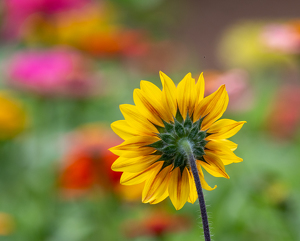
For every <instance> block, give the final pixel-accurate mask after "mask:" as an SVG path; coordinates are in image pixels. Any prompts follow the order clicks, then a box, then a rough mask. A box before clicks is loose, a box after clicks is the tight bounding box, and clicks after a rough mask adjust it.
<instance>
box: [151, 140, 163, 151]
mask: <svg viewBox="0 0 300 241" xmlns="http://www.w3.org/2000/svg"><path fill="white" fill-rule="evenodd" d="M164 146H165V144H164V142H163V141H162V140H160V141H157V142H154V143H152V144H149V145H147V147H153V148H155V149H157V150H158V149H161V148H163V147H164Z"/></svg>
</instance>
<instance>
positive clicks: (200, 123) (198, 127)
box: [193, 118, 203, 130]
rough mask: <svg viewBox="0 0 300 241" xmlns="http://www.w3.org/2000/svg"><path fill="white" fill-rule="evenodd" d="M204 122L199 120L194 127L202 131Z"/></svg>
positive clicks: (201, 119)
mask: <svg viewBox="0 0 300 241" xmlns="http://www.w3.org/2000/svg"><path fill="white" fill-rule="evenodd" d="M202 121H203V118H200V119H199V120H197V121H196V122H195V123H194V124H193V126H194V127H197V129H198V130H200V129H201V125H202Z"/></svg>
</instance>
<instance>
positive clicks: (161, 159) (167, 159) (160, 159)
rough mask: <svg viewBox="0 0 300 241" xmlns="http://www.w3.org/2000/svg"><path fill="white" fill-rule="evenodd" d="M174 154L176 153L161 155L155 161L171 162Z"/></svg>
mask: <svg viewBox="0 0 300 241" xmlns="http://www.w3.org/2000/svg"><path fill="white" fill-rule="evenodd" d="M175 154H176V153H172V154H167V153H163V154H162V155H161V157H160V158H159V159H158V160H157V161H169V160H173V159H174V155H175Z"/></svg>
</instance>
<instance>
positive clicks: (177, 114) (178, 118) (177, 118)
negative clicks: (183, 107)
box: [175, 108, 183, 123]
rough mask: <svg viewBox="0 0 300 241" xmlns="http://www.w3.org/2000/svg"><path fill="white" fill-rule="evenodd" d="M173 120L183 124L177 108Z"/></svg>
mask: <svg viewBox="0 0 300 241" xmlns="http://www.w3.org/2000/svg"><path fill="white" fill-rule="evenodd" d="M175 119H176V120H178V121H179V122H180V123H183V117H182V115H181V113H180V111H179V108H177V112H176V116H175Z"/></svg>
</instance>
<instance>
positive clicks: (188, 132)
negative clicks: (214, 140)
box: [149, 110, 207, 171]
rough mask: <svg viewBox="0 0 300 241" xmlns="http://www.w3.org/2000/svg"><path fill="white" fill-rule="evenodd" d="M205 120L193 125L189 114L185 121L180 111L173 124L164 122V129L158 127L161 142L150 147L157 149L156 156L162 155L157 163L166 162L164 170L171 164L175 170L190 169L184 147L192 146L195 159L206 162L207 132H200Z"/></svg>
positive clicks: (201, 119)
mask: <svg viewBox="0 0 300 241" xmlns="http://www.w3.org/2000/svg"><path fill="white" fill-rule="evenodd" d="M203 118H204V117H203ZM203 118H200V119H199V120H198V121H196V122H194V123H193V122H192V120H191V118H190V116H189V114H187V117H186V119H185V120H183V118H182V116H181V114H180V112H179V110H177V114H176V117H175V118H174V121H173V122H170V123H168V122H165V121H163V123H164V127H160V126H156V127H157V129H158V131H159V133H158V134H157V136H158V137H159V138H160V140H159V141H157V142H155V143H153V144H151V145H149V146H150V147H153V148H155V149H156V152H155V153H154V154H155V155H161V157H160V158H159V159H158V160H157V161H164V164H163V166H162V169H163V168H165V167H167V166H169V165H171V164H173V165H174V169H175V168H176V167H180V169H181V171H183V170H184V168H185V167H189V162H188V159H187V156H186V153H185V151H184V149H185V148H184V145H190V146H191V148H192V152H193V154H194V157H195V158H196V159H197V160H202V161H204V158H203V155H204V154H205V153H204V147H205V145H206V143H207V141H206V140H205V137H206V136H207V132H206V131H201V130H200V129H201V123H202V121H203Z"/></svg>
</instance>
